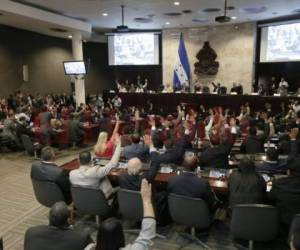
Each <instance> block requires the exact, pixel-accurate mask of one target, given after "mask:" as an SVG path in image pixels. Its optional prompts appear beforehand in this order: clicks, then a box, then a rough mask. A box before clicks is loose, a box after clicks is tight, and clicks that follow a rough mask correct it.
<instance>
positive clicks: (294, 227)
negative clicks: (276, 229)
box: [289, 214, 300, 239]
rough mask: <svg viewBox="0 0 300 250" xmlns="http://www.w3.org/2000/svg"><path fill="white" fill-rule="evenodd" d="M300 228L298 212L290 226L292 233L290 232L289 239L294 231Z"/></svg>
mask: <svg viewBox="0 0 300 250" xmlns="http://www.w3.org/2000/svg"><path fill="white" fill-rule="evenodd" d="M298 230H300V214H296V215H295V217H294V219H293V221H292V224H291V227H290V233H289V239H291V236H292V235H293V233H294V232H296V231H298Z"/></svg>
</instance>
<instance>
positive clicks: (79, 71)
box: [63, 61, 86, 75]
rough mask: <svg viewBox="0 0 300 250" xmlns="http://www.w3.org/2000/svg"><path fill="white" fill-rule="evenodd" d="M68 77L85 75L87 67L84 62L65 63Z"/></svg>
mask: <svg viewBox="0 0 300 250" xmlns="http://www.w3.org/2000/svg"><path fill="white" fill-rule="evenodd" d="M63 64H64V70H65V74H66V75H85V74H86V66H85V63H84V61H70V62H63Z"/></svg>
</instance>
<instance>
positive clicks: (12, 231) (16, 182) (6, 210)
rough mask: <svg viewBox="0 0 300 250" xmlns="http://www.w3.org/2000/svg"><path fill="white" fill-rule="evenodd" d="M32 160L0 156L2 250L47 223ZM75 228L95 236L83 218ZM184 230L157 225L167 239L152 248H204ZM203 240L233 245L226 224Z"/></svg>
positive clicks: (222, 249) (15, 247)
mask: <svg viewBox="0 0 300 250" xmlns="http://www.w3.org/2000/svg"><path fill="white" fill-rule="evenodd" d="M78 153H79V151H78V150H70V151H60V152H59V155H58V159H57V163H58V164H62V163H64V162H67V161H70V160H71V159H73V158H74V157H76V156H78ZM32 161H33V159H32V158H29V157H28V156H26V155H25V154H24V153H13V154H2V155H0V238H1V237H2V238H3V240H4V249H5V250H21V249H23V238H24V233H25V231H26V229H27V228H29V227H31V226H35V225H41V224H47V217H48V211H49V210H48V208H45V207H42V206H40V205H39V204H38V203H37V201H36V200H35V197H34V194H33V189H32V185H31V181H30V167H31V163H32ZM75 227H80V228H82V229H83V228H84V229H85V230H90V231H91V232H93V233H92V236H93V238H95V234H96V233H95V229H93V228H92V227H90V226H86V224H85V222H83V221H82V220H77V221H76V224H75ZM182 230H183V229H182V228H180V227H178V226H176V225H171V226H169V227H167V228H160V229H159V231H160V232H161V233H163V234H164V235H166V236H167V239H163V240H162V239H155V241H154V245H153V247H152V248H151V249H163V250H167V249H172V250H173V249H174V250H177V249H178V250H179V249H185V250H194V249H204V248H202V247H201V246H199V245H196V244H189V242H188V241H187V240H185V239H183V238H182V237H180V236H179V234H178V231H182ZM135 237H136V236H134V235H126V238H127V241H128V242H130V241H132V240H134V239H135ZM204 241H205V242H206V243H207V244H208V245H209V247H210V249H213V250H227V249H228V250H233V249H243V248H236V247H235V246H234V244H233V242H232V240H231V238H230V235H229V227H228V223H217V224H215V225H214V226H213V227H212V229H211V231H210V234H209V237H208V238H207V239H204ZM256 249H270V250H271V249H272V250H273V249H282V248H281V247H278V246H274V244H273V246H270V247H268V246H259V247H258V248H256Z"/></svg>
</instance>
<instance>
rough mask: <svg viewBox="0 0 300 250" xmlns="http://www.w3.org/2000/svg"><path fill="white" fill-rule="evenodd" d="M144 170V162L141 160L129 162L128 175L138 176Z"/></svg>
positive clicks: (136, 159) (133, 159)
mask: <svg viewBox="0 0 300 250" xmlns="http://www.w3.org/2000/svg"><path fill="white" fill-rule="evenodd" d="M141 169H142V162H141V160H140V159H139V158H136V157H135V158H132V159H130V160H129V161H128V169H127V171H128V174H129V175H138V174H139V173H140V171H141Z"/></svg>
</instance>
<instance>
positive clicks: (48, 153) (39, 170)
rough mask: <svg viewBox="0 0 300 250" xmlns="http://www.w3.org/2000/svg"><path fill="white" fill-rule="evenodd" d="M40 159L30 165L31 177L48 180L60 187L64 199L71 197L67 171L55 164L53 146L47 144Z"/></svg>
mask: <svg viewBox="0 0 300 250" xmlns="http://www.w3.org/2000/svg"><path fill="white" fill-rule="evenodd" d="M41 157H42V161H41V162H34V163H33V164H32V167H31V173H30V175H31V179H33V180H37V181H49V182H54V183H56V184H57V185H58V186H59V188H60V189H61V191H62V193H63V195H64V197H65V199H66V201H67V202H68V203H69V202H70V201H71V200H72V198H71V193H70V181H69V177H68V175H67V173H66V172H65V171H64V170H63V169H62V168H60V167H58V166H57V165H56V163H55V162H54V161H55V153H54V150H53V148H51V147H49V146H47V147H44V148H43V149H42V152H41Z"/></svg>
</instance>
